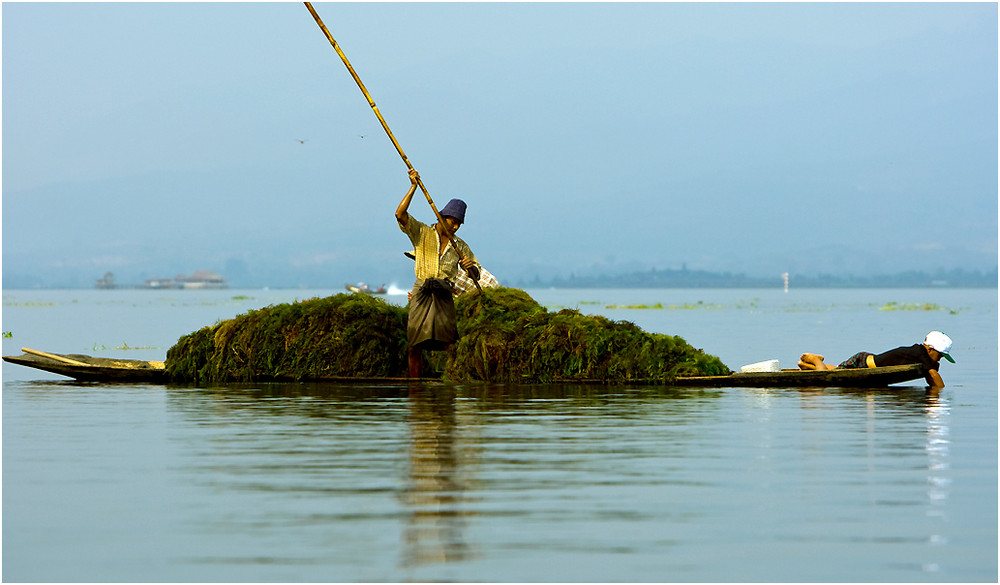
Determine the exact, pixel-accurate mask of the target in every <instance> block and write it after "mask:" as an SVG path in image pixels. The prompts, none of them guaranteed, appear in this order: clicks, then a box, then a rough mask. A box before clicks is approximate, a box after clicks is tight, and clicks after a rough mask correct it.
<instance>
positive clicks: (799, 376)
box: [674, 364, 924, 388]
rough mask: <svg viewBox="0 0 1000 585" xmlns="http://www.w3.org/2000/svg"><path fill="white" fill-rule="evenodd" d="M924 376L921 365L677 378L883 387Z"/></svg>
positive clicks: (694, 382) (683, 381) (729, 383)
mask: <svg viewBox="0 0 1000 585" xmlns="http://www.w3.org/2000/svg"><path fill="white" fill-rule="evenodd" d="M923 377H924V372H923V367H922V366H920V365H919V364H910V365H905V366H885V367H880V368H857V369H846V368H845V369H836V370H781V371H778V372H746V373H735V374H730V375H728V376H691V377H684V378H677V379H676V380H674V385H676V386H703V387H713V388H737V387H752V388H809V387H812V388H823V387H833V388H835V387H851V388H881V387H884V386H888V385H890V384H898V383H900V382H909V381H911V380H917V379H922V378H923Z"/></svg>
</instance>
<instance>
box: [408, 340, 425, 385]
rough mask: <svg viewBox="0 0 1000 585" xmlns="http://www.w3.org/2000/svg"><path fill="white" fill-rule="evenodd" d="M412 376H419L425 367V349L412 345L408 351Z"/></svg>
mask: <svg viewBox="0 0 1000 585" xmlns="http://www.w3.org/2000/svg"><path fill="white" fill-rule="evenodd" d="M406 358H407V362H408V366H409V374H410V377H411V378H419V377H420V374H421V373H422V370H423V369H424V350H423V349H422V348H419V347H411V348H409V349H408V350H407V352H406Z"/></svg>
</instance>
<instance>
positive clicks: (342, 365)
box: [166, 294, 406, 383]
mask: <svg viewBox="0 0 1000 585" xmlns="http://www.w3.org/2000/svg"><path fill="white" fill-rule="evenodd" d="M166 366H167V371H168V372H169V373H170V375H171V377H173V378H174V379H176V380H179V381H191V382H198V383H203V382H251V381H262V380H282V379H293V380H304V379H317V378H324V377H398V376H403V375H405V372H406V309H405V308H402V307H397V306H394V305H390V304H389V303H386V302H385V301H383V300H381V299H378V298H375V297H372V296H370V295H352V294H339V295H335V296H332V297H326V298H315V299H309V300H305V301H299V302H294V303H282V304H278V305H271V306H268V307H264V308H262V309H256V310H251V311H249V312H248V313H245V314H243V315H239V316H237V317H235V318H233V319H227V320H225V321H221V322H219V323H217V324H216V325H214V326H211V327H203V328H202V329H200V330H198V331H195V332H193V333H191V334H189V335H185V336H184V337H181V338H180V340H178V342H177V343H176V344H175V345H174V346H173V347H172V348H170V350H168V351H167V360H166Z"/></svg>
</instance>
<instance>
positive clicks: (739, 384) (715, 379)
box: [3, 347, 924, 388]
mask: <svg viewBox="0 0 1000 585" xmlns="http://www.w3.org/2000/svg"><path fill="white" fill-rule="evenodd" d="M21 349H22V351H24V352H25V353H24V355H19V356H3V359H4V361H6V362H10V363H12V364H18V365H22V366H27V367H29V368H35V369H39V370H44V371H46V372H52V373H54V374H60V375H63V376H67V377H70V378H74V379H76V380H82V381H92V382H149V383H166V382H167V381H168V379H169V375H168V374H167V370H166V366H165V365H164V363H163V362H154V361H143V360H122V359H114V358H100V357H91V356H88V355H79V354H66V355H63V354H54V353H46V352H44V351H38V350H34V349H28V348H27V347H24V348H21ZM923 376H924V372H923V367H922V366H920V365H918V364H913V365H907V366H887V367H881V368H859V369H837V370H825V371H823V370H781V371H777V372H746V373H736V374H730V375H728V376H687V377H679V378H676V379H675V380H674V381H673V382H662V381H658V380H615V381H613V382H608V381H607V380H558V381H557V382H558V383H573V384H608V383H612V384H643V385H663V386H688V387H701V388H883V387H886V386H889V385H890V384H898V383H900V382H909V381H911V380H917V379H920V378H923ZM310 381H316V382H322V381H330V382H333V381H336V382H341V383H352V382H353V383H367V382H373V381H384V382H400V381H406V378H348V377H331V378H318V379H316V380H310Z"/></svg>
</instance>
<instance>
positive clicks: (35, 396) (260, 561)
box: [2, 289, 998, 582]
mask: <svg viewBox="0 0 1000 585" xmlns="http://www.w3.org/2000/svg"><path fill="white" fill-rule="evenodd" d="M337 292H339V291H329V290H315V291H259V290H256V291H248V290H224V291H146V290H120V291H96V290H95V291H87V290H73V291H11V290H5V291H3V315H2V317H3V320H2V328H3V331H4V338H3V354H4V355H12V354H13V355H17V354H20V353H21V351H20V348H21V347H22V346H27V347H31V348H35V349H42V350H47V351H52V352H58V353H84V354H91V355H102V356H111V357H126V358H135V359H163V358H164V356H165V355H166V350H167V349H168V348H169V347H170V346H171V345H173V343H174V342H175V341H176V340H177V338H178V337H180V336H181V335H183V334H186V333H189V332H191V331H193V330H196V329H198V328H200V327H202V326H205V325H211V324H214V323H215V322H216V321H218V320H220V319H225V318H229V317H232V316H235V315H237V314H240V313H244V312H246V311H247V310H249V309H253V308H259V307H262V306H266V305H269V304H274V303H280V302H288V301H292V300H296V299H306V298H310V297H314V296H325V295H329V294H333V293H337ZM528 292H529V293H530V294H531V295H532V296H533V297H534V298H535V299H536V300H538V301H539V302H541V303H542V304H544V305H546V306H548V307H550V308H552V309H557V308H562V307H570V308H578V309H580V310H581V311H582V312H584V313H593V314H603V315H606V316H609V317H611V318H613V319H624V320H629V321H633V322H635V323H636V324H638V325H639V326H641V327H643V328H644V329H646V330H647V331H654V332H661V333H670V334H674V335H680V336H682V337H684V338H685V339H687V340H688V341H689V342H690V343H692V344H693V345H695V346H697V347H702V348H704V349H705V350H706V351H708V352H709V353H712V354H714V355H717V356H719V357H720V358H722V360H723V361H724V362H726V364H727V365H729V366H730V367H731V368H734V369H738V368H739V366H740V365H743V364H747V363H751V362H756V361H761V360H765V359H779V360H780V361H781V363H782V365H783V366H786V367H793V366H794V363H795V361H796V359H797V357H798V355H799V354H800V353H802V352H803V351H813V352H818V353H822V354H824V355H826V356H827V358H828V360H829V361H840V360H842V359H844V358H846V357H848V356H850V355H851V354H853V353H854V352H856V351H859V350H869V351H882V350H884V349H889V348H891V347H895V346H897V345H909V344H912V343H917V342H919V341H921V340H922V339H923V335H924V334H925V333H926V332H927V331H929V330H931V329H940V330H942V331H945V332H946V333H948V334H949V335H950V336H951V337H952V338H953V339H954V340H955V347H954V349H953V350H952V355H953V356H954V357H955V359H956V361H957V363H956V364H949V363H944V364H942V371H941V373H942V376H943V378H944V380H945V383H946V384H947V387H946V388H945V389H944V390H942V391H941V392H940V393H936V394H935V393H929V392H927V391H926V390H925V388H924V387H923V386H922V385H921V384H922V383H917V382H914V383H912V384H913V385H912V386H903V387H894V388H892V389H889V390H886V389H882V390H865V389H860V390H859V389H841V388H821V389H808V390H801V389H780V388H775V389H751V388H728V389H698V388H687V389H670V388H663V387H634V386H612V387H603V386H576V385H546V386H495V385H462V386H447V385H428V386H425V387H418V386H414V387H407V386H405V385H372V386H369V387H347V386H338V385H329V384H323V385H316V384H273V385H268V384H262V385H249V386H223V387H211V388H192V387H175V386H155V385H114V386H111V385H100V384H80V383H74V382H72V381H69V380H67V379H65V378H61V377H59V376H56V375H51V374H46V373H44V372H38V371H35V370H31V369H29V368H24V367H21V366H15V365H13V364H7V363H4V364H3V370H2V373H3V569H2V570H3V574H2V577H3V580H4V581H62V582H65V581H102V582H104V581H129V582H131V581H157V582H160V581H240V582H247V581H272V582H274V581H280V582H285V581H325V582H330V581H391V582H395V581H431V580H433V581H463V582H468V581H574V582H580V581H617V582H621V581H629V582H636V581H647V582H648V581H656V582H662V581H686V582H692V581H696V582H703V581H739V582H748V581H907V582H912V581H941V582H967V581H981V582H996V581H997V578H998V572H997V566H998V565H997V529H998V524H997V519H998V511H997V452H998V449H997V413H998V405H997V390H998V384H997V382H998V369H997V364H998V348H997V322H998V317H997V291H996V290H995V289H994V290H947V289H932V290H871V289H869V290H794V289H793V290H792V291H790V292H788V293H784V292H782V291H781V290H775V291H770V290H529V291H528ZM388 300H390V302H395V303H400V304H401V303H403V302H404V301H405V296H390V297H388ZM627 306H639V307H643V308H623V307H627Z"/></svg>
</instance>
